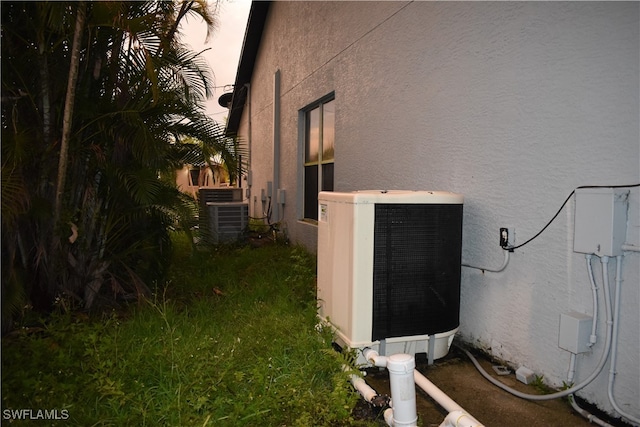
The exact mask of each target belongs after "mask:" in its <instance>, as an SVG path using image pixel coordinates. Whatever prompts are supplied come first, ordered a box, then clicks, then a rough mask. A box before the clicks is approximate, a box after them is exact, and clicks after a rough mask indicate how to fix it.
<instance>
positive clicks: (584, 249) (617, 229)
mask: <svg viewBox="0 0 640 427" xmlns="http://www.w3.org/2000/svg"><path fill="white" fill-rule="evenodd" d="M628 197H629V190H621V189H618V188H578V189H576V210H575V221H574V238H573V250H574V252H579V253H584V254H596V255H598V256H618V255H622V245H623V244H624V242H625V240H626V235H627V204H628Z"/></svg>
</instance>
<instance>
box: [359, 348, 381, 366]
mask: <svg viewBox="0 0 640 427" xmlns="http://www.w3.org/2000/svg"><path fill="white" fill-rule="evenodd" d="M362 355H363V356H364V358H365V359H366V360H367V361H368V362H369V363H371V364H372V365H373V366H377V367H379V368H385V367H386V366H387V358H386V357H385V356H380V355H379V354H378V352H377V351H375V350H374V349H372V348H369V347H367V348H364V349H363V350H362Z"/></svg>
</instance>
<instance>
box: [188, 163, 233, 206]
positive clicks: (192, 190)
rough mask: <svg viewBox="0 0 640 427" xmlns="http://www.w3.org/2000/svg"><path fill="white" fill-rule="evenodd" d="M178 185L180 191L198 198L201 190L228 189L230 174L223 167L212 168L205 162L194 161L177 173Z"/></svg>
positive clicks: (216, 165)
mask: <svg viewBox="0 0 640 427" xmlns="http://www.w3.org/2000/svg"><path fill="white" fill-rule="evenodd" d="M176 184H177V185H178V189H179V190H180V191H182V192H184V193H188V194H191V195H192V196H193V197H194V198H197V197H198V190H199V189H200V188H218V187H228V186H229V173H228V172H227V170H226V169H225V168H224V166H223V165H220V164H217V163H215V164H214V165H213V168H212V167H210V166H209V165H208V164H206V163H204V162H201V161H197V160H192V161H191V162H190V163H186V164H185V165H184V166H183V167H182V169H180V170H178V171H176Z"/></svg>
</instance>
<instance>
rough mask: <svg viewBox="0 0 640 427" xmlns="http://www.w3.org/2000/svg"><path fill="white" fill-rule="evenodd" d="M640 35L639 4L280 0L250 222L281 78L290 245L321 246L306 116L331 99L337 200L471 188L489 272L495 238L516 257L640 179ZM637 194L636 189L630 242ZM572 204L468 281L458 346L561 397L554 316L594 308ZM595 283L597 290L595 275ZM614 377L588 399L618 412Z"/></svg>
mask: <svg viewBox="0 0 640 427" xmlns="http://www.w3.org/2000/svg"><path fill="white" fill-rule="evenodd" d="M639 40H640V34H639V4H638V3H637V2H626V3H610V2H470V3H469V2H442V3H441V2H413V3H401V2H372V3H366V2H331V3H329V4H325V3H322V2H274V3H273V4H272V5H271V8H270V11H269V14H268V16H267V20H266V24H265V30H264V34H263V38H262V42H261V48H260V51H259V53H258V56H257V58H256V62H255V67H254V72H253V76H252V80H251V95H250V98H249V100H250V106H249V105H247V106H245V109H244V113H243V117H242V121H241V126H240V130H239V133H240V135H241V136H243V137H244V138H245V139H247V136H248V135H250V137H249V138H248V140H249V143H250V146H251V159H250V160H251V166H250V168H251V171H252V175H251V182H250V184H251V186H250V187H249V191H250V197H249V199H250V201H251V203H252V208H251V215H252V216H260V215H261V214H260V212H261V211H262V207H261V205H262V203H261V190H266V188H267V182H268V181H273V180H274V176H273V173H274V172H273V170H274V169H273V149H274V147H273V142H274V120H273V114H274V74H275V73H276V71H277V70H280V78H281V82H280V97H279V102H280V111H281V112H280V119H279V126H280V161H279V162H280V173H279V177H278V179H279V187H280V188H282V189H284V190H286V201H285V204H284V209H283V210H282V211H283V217H282V220H283V224H284V225H285V227H286V231H287V234H288V236H289V237H290V238H291V239H292V240H293V241H295V242H297V243H301V244H303V245H305V246H307V247H308V248H309V249H311V250H314V249H315V246H316V237H317V227H316V225H314V224H311V223H307V222H304V221H301V220H300V217H301V201H300V196H301V177H302V175H301V167H300V161H301V156H302V151H301V149H300V144H301V142H300V134H301V132H300V120H299V111H300V109H302V108H303V107H305V106H307V105H308V104H309V103H311V102H313V101H315V100H317V99H319V98H321V97H323V96H325V95H327V94H328V93H331V92H334V93H335V100H336V103H335V107H336V124H335V137H336V146H335V191H351V190H358V189H416V190H443V191H452V192H456V193H461V194H463V195H464V197H465V205H464V225H463V256H462V258H463V262H464V263H468V264H473V265H478V266H486V267H487V268H496V267H497V266H499V265H500V264H501V263H502V259H503V253H502V251H501V249H500V248H499V247H498V245H497V242H498V230H499V228H500V227H513V228H515V232H516V241H515V243H516V244H520V243H523V242H524V241H525V240H527V239H529V238H530V237H532V236H533V235H535V234H536V233H537V232H538V231H539V230H540V229H541V228H542V227H543V226H544V225H545V224H546V223H547V222H548V221H549V220H550V219H551V217H552V216H553V215H554V214H555V213H556V211H557V210H558V209H559V208H560V205H561V204H562V202H563V201H564V200H565V199H566V198H567V196H568V195H569V193H570V192H571V191H572V190H573V189H574V188H576V187H578V186H583V185H617V184H634V183H637V182H639V181H640V131H639V115H640V107H639V93H640V88H639V81H640V75H639V63H640V58H639V52H640V46H639ZM249 124H250V126H249ZM639 192H640V191H639V189H638V188H637V187H636V188H630V189H629V211H628V225H627V236H626V238H627V243H629V244H633V245H640V211H639V208H638V205H639V200H640V196H639ZM574 200H575V199H574V198H571V199H570V200H569V203H567V205H566V206H565V207H564V209H563V210H562V212H561V213H560V215H559V216H558V217H557V218H556V220H555V221H554V222H553V223H552V224H551V225H550V226H549V228H548V229H547V230H546V231H545V232H544V233H543V234H541V235H540V236H539V237H538V238H537V239H536V240H534V241H532V242H531V243H529V244H528V245H526V246H524V247H522V248H520V249H517V250H516V251H515V252H514V253H513V254H512V256H511V261H510V263H509V266H508V267H507V268H506V269H505V270H504V272H502V273H489V272H482V271H480V270H476V269H469V268H463V269H462V288H461V293H462V297H461V298H462V300H461V318H460V320H461V327H460V333H459V335H460V337H461V338H462V339H463V340H465V341H467V342H469V343H471V344H473V345H474V346H478V347H482V348H485V349H487V350H488V351H490V352H491V353H492V354H494V355H496V356H498V357H500V358H502V359H504V360H507V361H509V362H511V363H513V364H514V365H516V366H520V365H524V366H527V367H528V368H530V369H532V370H534V371H535V372H536V373H537V374H538V375H544V378H545V380H546V381H548V382H549V383H551V384H552V385H556V386H561V385H562V382H563V381H565V380H566V376H567V368H568V363H569V357H570V354H569V353H568V352H567V351H565V350H562V349H560V348H559V347H558V327H559V326H558V324H559V315H560V314H561V313H564V312H567V311H571V310H574V311H579V312H583V313H588V314H590V313H591V311H592V306H591V304H592V302H591V289H590V285H589V281H588V276H587V270H586V267H585V259H584V255H582V254H578V253H574V252H573V243H572V242H573V215H574V203H575V202H574ZM278 219H280V218H278ZM639 258H640V254H639V253H637V252H634V253H628V254H627V255H626V256H625V257H624V260H623V277H622V279H623V284H622V285H623V286H622V298H621V301H622V303H621V318H620V320H621V323H620V332H619V333H620V336H619V342H618V352H619V356H618V366H617V371H618V373H619V374H618V375H617V377H616V381H615V396H616V397H617V400H618V403H619V404H620V406H621V407H622V408H625V409H627V410H628V411H629V412H631V413H632V414H635V415H636V416H640V356H639V355H640V328H639V327H638V326H639V325H640V310H638V308H639V306H640V261H639ZM614 264H615V262H611V263H610V265H609V272H610V273H611V277H613V271H614V268H613V266H614ZM594 270H595V273H596V277H597V280H598V282H599V283H602V278H601V276H600V272H601V266H600V264H599V263H597V264H596V265H595V267H594ZM601 310H603V309H602V304H601ZM603 317H604V312H603V311H601V312H600V318H601V319H602V318H603ZM599 326H600V327H599V331H600V332H599V341H598V342H597V343H596V344H595V346H594V347H593V351H592V352H591V353H587V354H581V355H579V356H578V371H577V380H578V381H580V380H582V379H584V378H586V377H587V376H588V375H589V374H590V373H591V372H592V370H593V369H594V367H595V366H596V365H597V363H598V360H599V357H600V354H601V352H602V350H603V347H604V341H605V339H604V330H605V328H604V326H603V324H600V325H599ZM608 369H609V364H608V363H607V365H606V366H605V369H604V371H603V373H602V374H600V375H599V376H598V377H597V378H596V380H595V381H594V382H593V383H592V384H591V385H589V386H587V387H586V388H585V389H583V390H582V391H581V392H579V393H577V394H578V395H579V396H581V397H584V398H585V399H587V400H589V401H591V402H593V403H595V404H596V405H598V406H599V407H600V408H602V409H604V410H606V411H609V412H611V411H612V406H611V405H610V403H609V402H608V399H607V392H606V389H607V377H608Z"/></svg>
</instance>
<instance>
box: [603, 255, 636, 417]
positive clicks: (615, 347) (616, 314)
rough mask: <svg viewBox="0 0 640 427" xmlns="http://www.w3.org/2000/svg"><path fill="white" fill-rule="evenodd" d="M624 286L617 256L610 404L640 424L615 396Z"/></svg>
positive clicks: (620, 257) (620, 263) (604, 273)
mask: <svg viewBox="0 0 640 427" xmlns="http://www.w3.org/2000/svg"><path fill="white" fill-rule="evenodd" d="M602 274H603V277H607V278H608V277H609V274H608V271H606V272H605V266H604V265H603V267H602ZM621 284H622V256H620V255H619V256H617V257H616V278H615V292H616V294H615V297H614V304H613V333H612V335H613V337H612V341H613V344H612V347H611V365H610V368H609V386H608V395H609V402H611V405H612V406H613V409H615V410H616V411H617V412H618V413H619V414H620V415H622V416H623V417H624V418H626V419H628V420H630V421H631V422H633V423H636V424H640V418H639V417H635V416H633V415H631V414H629V413H627V412H625V411H624V410H622V408H620V406H619V405H618V403H617V402H616V399H615V397H614V395H613V383H614V381H615V378H616V363H617V356H618V327H619V323H620V319H619V318H620V290H621V286H620V285H621ZM608 285H609V284H608V279H607V281H605V284H604V286H608Z"/></svg>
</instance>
